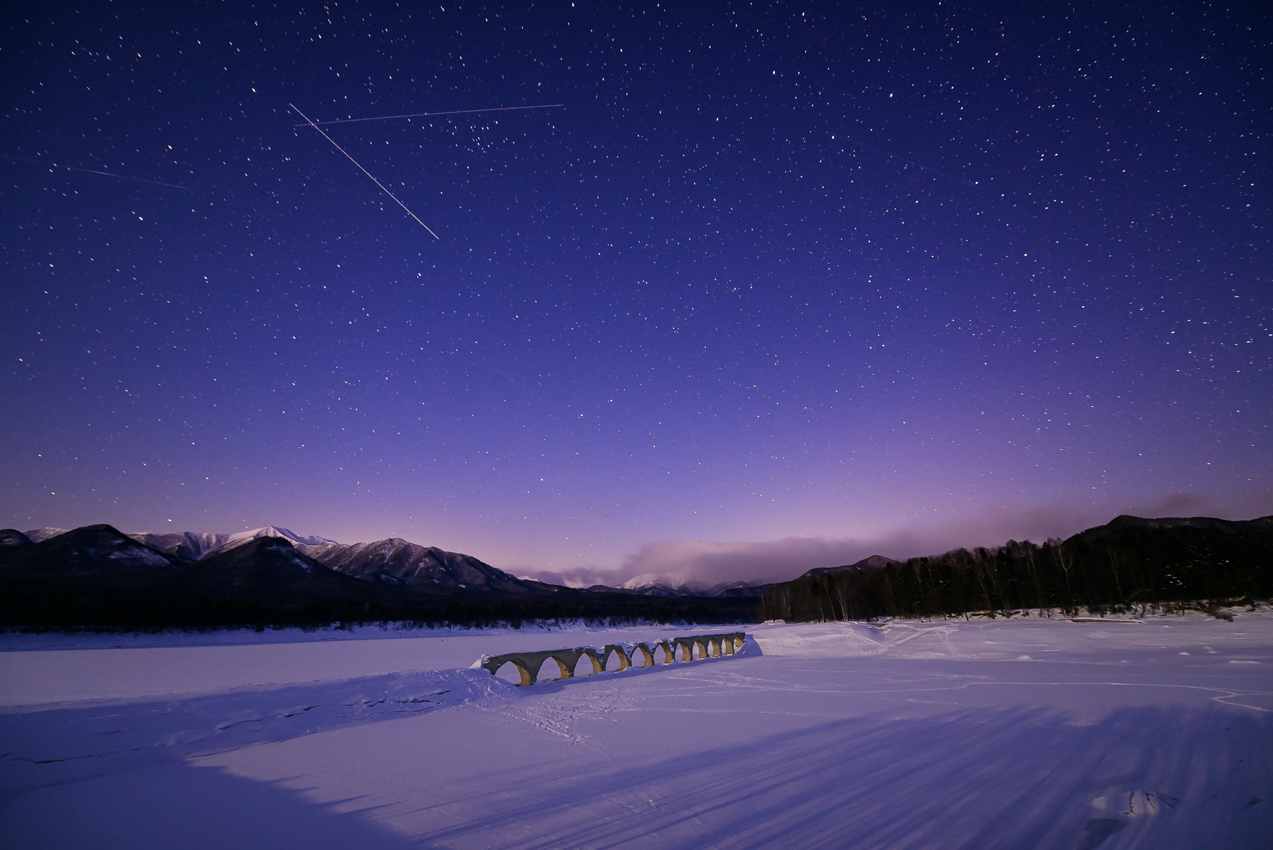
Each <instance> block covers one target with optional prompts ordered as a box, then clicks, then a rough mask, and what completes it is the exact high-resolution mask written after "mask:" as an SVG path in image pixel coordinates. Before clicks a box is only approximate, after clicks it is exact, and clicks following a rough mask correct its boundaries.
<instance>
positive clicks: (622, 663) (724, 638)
mask: <svg viewBox="0 0 1273 850" xmlns="http://www.w3.org/2000/svg"><path fill="white" fill-rule="evenodd" d="M746 638H747V635H746V633H745V632H728V633H726V634H716V635H691V636H687V637H674V638H669V639H667V640H656V641H648V642H642V643H633V644H620V643H608V644H606V645H605V646H603V647H602V648H601V649H596V648H595V647H591V646H577V647H574V648H571V649H550V650H546V651H543V652H509V653H506V654H504V655H489V656H483V658H482V659H481V660H480V661H479V662H478V664H480V665H481V667H482V669H484V670H488V671H490V673H491V675H492V676H493V675H495V674H496V673H498V672H499V670H500V668H502V667H503V666H504V665H505V664H511V665H513V667H514V668H515V669H516V670H517V673H518V675H519V677H520V678H521V681H520V682H519V683H518V684H519V685H533V684H535V682H536V681H538V679H539V674H540V672H541V671H542V669H543V666H544V665H545V664H547V663H548V662H549V661H552V662H554V663H555V664H556V669H557V670H558V671H559V672H560V673H561V678H563V679H571V678H573V677H574V675H575V668H576V667H577V666H578V664H579V662H580V660H581V659H583V658H587V659H588V660H589V661H591V662H592V672H593V673H601V672H603V671H604V670H605V669H606V666H607V665H608V664H609V662H610V658H611V656H615V657H617V658H618V662H619V669H618V671H616V672H622V671H623V670H627V669H628V668H629V667H654V666H656V664H655V658H656V656H658V655H659V654H660V650H662V659H661V661H659V664H660V665H664V664H671V663H673V662H674V661H680V662H681V663H688V662H691V661H699V660H702V659H704V658H720V657H722V656H727V655H735V654H737V653H739V652H741V651H742V648H743V641H744V640H746ZM678 655H679V656H680V657H679V659H678V657H677V656H678ZM549 669H552V667H550V668H549Z"/></svg>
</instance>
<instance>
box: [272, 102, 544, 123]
mask: <svg viewBox="0 0 1273 850" xmlns="http://www.w3.org/2000/svg"><path fill="white" fill-rule="evenodd" d="M559 106H565V104H564V103H541V104H539V105H537V106H493V107H490V108H488V109H453V110H451V111H450V112H414V113H412V114H410V115H381V116H378V117H376V118H341V119H338V120H336V121H310V122H309V124H310V126H311V127H317V126H318V125H319V124H323V125H326V124H357V123H359V122H362V121H394V120H396V119H399V118H429V117H432V116H434V115H468V114H469V113H472V112H512V111H514V110H517V109H556V108H557V107H559ZM292 108H293V109H295V108H296V107H292ZM298 111H299V110H298ZM306 120H308V119H306ZM295 126H297V127H304V126H305V125H304V124H296V125H295Z"/></svg>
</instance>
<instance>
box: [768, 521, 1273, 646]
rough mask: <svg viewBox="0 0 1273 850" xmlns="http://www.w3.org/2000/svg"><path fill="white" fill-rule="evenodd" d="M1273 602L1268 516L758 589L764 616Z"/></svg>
mask: <svg viewBox="0 0 1273 850" xmlns="http://www.w3.org/2000/svg"><path fill="white" fill-rule="evenodd" d="M1271 596H1273V517H1263V518H1261V519H1255V520H1249V521H1244V522H1234V521H1230V520H1219V519H1212V518H1209V517H1189V518H1165V519H1143V518H1140V517H1128V516H1120V517H1118V518H1116V519H1115V520H1113V521H1112V522H1110V523H1108V524H1106V525H1102V526H1097V527H1096V528H1090V529H1088V530H1086V531H1083V532H1080V533H1079V534H1076V535H1074V536H1073V537H1071V538H1069V539H1068V540H1065V541H1061V540H1049V541H1047V542H1046V543H1044V544H1043V545H1042V546H1039V545H1037V544H1034V543H1030V542H1028V541H1027V542H1024V543H1018V542H1016V541H1009V542H1008V543H1007V544H1005V545H1003V546H999V547H996V548H994V549H984V548H979V549H975V550H972V551H969V550H967V549H956V550H954V551H951V552H947V553H945V554H944V555H939V556H937V557H931V558H911V559H910V560H908V561H906V562H904V563H900V562H892V563H889V564H887V565H885V566H883V567H880V568H876V569H869V570H851V571H849V570H839V571H835V570H832V571H817V570H813V571H810V572H809V573H806V574H805V575H803V576H801V577H800V578H798V579H795V580H794V581H789V582H784V583H782V584H775V585H770V586H768V587H766V588H765V597H764V608H765V617H766V618H773V619H786V620H806V621H807V620H840V619H868V618H871V617H881V616H890V617H945V616H956V615H962V614H966V613H968V612H972V611H979V612H980V611H984V612H991V613H994V612H1003V611H1013V610H1023V609H1027V608H1035V609H1045V610H1049V609H1057V610H1060V611H1063V612H1074V611H1076V610H1077V609H1078V608H1079V607H1086V608H1093V609H1111V610H1117V611H1128V610H1135V609H1143V608H1144V607H1146V606H1169V607H1176V608H1179V607H1182V606H1185V605H1191V604H1203V605H1211V604H1214V603H1216V602H1217V601H1236V600H1251V599H1268V598H1270V597H1271Z"/></svg>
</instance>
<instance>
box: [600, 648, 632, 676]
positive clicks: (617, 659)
mask: <svg viewBox="0 0 1273 850" xmlns="http://www.w3.org/2000/svg"><path fill="white" fill-rule="evenodd" d="M631 666H632V663H631V662H630V661H629V660H628V656H627V655H625V654H624V652H623V650H622V649H618V648H615V649H612V650H610V652H609V653H607V654H606V658H605V671H606V672H607V673H619V672H622V671H624V670H626V669H628V668H629V667H631Z"/></svg>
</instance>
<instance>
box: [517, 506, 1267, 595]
mask: <svg viewBox="0 0 1273 850" xmlns="http://www.w3.org/2000/svg"><path fill="white" fill-rule="evenodd" d="M1256 501H1257V502H1260V504H1255V503H1252V504H1251V505H1249V506H1246V509H1245V510H1239V511H1238V512H1237V513H1234V512H1233V511H1232V510H1229V511H1225V510H1224V506H1222V505H1220V504H1218V503H1217V502H1215V501H1214V500H1212V499H1210V498H1208V497H1206V496H1201V495H1198V494H1195V493H1167V494H1164V495H1162V496H1160V497H1155V498H1152V499H1147V500H1144V501H1143V502H1137V503H1131V504H1129V503H1126V502H1124V503H1121V504H1119V503H1117V502H1114V501H1112V500H1109V501H1105V502H1102V503H1099V504H1091V505H1085V506H1076V505H1073V504H1068V503H1064V502H1053V503H1047V504H1040V505H1033V506H1028V507H1003V508H998V509H989V510H986V511H983V512H982V513H980V514H978V515H975V516H972V517H967V516H964V517H961V518H959V519H957V520H950V521H947V522H943V523H928V524H923V523H916V524H915V525H914V526H913V527H909V528H902V529H898V530H894V531H892V532H888V533H885V534H881V535H879V536H875V537H860V538H839V539H837V538H827V537H785V538H783V539H781V540H769V541H761V542H746V541H735V542H725V543H720V542H711V541H706V540H675V541H662V542H658V543H647V544H646V545H644V546H642V547H641V548H640V549H639V550H637V552H636V553H634V554H632V555H630V556H628V558H627V559H626V560H625V561H624V563H623V565H622V566H621V567H619V568H618V569H609V570H607V569H602V568H598V567H578V568H575V569H570V570H561V571H548V570H529V571H527V572H524V573H522V574H526V575H532V576H534V577H536V578H539V579H540V580H542V581H551V582H554V583H559V584H570V585H573V586H576V587H578V586H588V585H592V584H606V585H616V584H620V583H622V582H624V581H627V580H628V579H630V578H632V577H634V576H639V575H647V574H648V575H656V576H661V577H664V578H667V579H673V580H678V581H680V582H684V581H690V582H697V583H699V584H702V585H707V586H710V585H713V584H718V583H721V582H729V581H786V580H788V579H792V578H795V577H796V576H798V575H800V574H801V573H803V572H805V571H806V570H810V569H813V568H814V567H834V566H840V565H842V564H852V563H855V562H857V561H860V560H862V559H863V558H866V557H868V556H870V555H885V556H887V557H890V558H896V559H898V560H904V559H906V558H913V557H918V556H923V555H937V554H941V553H942V552H946V551H949V550H950V549H955V548H958V547H961V546H963V547H968V548H973V547H976V546H999V545H1001V544H1003V543H1005V542H1007V541H1008V540H1033V541H1035V542H1036V543H1042V542H1043V541H1045V540H1047V539H1048V538H1050V537H1061V538H1065V537H1069V536H1070V535H1071V534H1075V533H1077V532H1079V531H1082V530H1083V529H1085V528H1091V527H1092V526H1095V525H1102V524H1104V523H1107V522H1109V521H1110V520H1111V519H1113V518H1114V517H1115V516H1118V515H1119V514H1124V513H1130V514H1135V515H1137V516H1152V517H1164V516H1208V515H1209V516H1229V517H1231V518H1234V519H1249V518H1251V517H1255V516H1259V515H1260V514H1261V513H1267V512H1268V511H1269V510H1270V509H1271V508H1273V504H1270V502H1273V500H1270V499H1264V500H1262V501H1261V500H1256Z"/></svg>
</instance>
